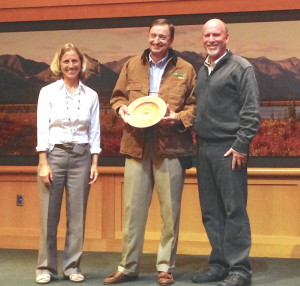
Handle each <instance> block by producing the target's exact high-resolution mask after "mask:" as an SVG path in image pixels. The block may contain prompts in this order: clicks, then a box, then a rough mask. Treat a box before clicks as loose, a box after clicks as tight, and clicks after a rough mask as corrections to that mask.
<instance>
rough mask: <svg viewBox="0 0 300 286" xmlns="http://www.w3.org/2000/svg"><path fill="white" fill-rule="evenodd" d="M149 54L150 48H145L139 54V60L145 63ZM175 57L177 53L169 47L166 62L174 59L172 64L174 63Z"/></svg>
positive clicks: (176, 57)
mask: <svg viewBox="0 0 300 286" xmlns="http://www.w3.org/2000/svg"><path fill="white" fill-rule="evenodd" d="M149 55H150V49H146V50H145V51H144V52H143V54H142V56H141V60H142V62H143V64H146V63H147V62H149ZM177 59H178V56H177V54H176V53H175V51H174V50H173V49H172V48H170V49H169V53H168V58H167V62H169V61H170V60H172V61H174V64H175V65H176V63H177Z"/></svg>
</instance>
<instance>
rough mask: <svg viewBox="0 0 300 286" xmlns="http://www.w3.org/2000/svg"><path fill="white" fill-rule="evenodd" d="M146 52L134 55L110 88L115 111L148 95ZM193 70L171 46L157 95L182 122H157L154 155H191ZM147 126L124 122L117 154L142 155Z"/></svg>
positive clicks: (194, 80)
mask: <svg viewBox="0 0 300 286" xmlns="http://www.w3.org/2000/svg"><path fill="white" fill-rule="evenodd" d="M149 52H150V50H149V49H147V50H145V52H144V54H143V55H142V57H140V56H135V57H133V58H131V59H129V60H128V61H127V62H126V63H125V64H124V66H123V68H122V71H121V73H120V76H119V79H118V81H117V83H116V86H115V88H114V90H113V93H112V97H111V100H110V103H111V105H112V108H113V109H114V110H116V111H117V110H118V108H119V107H121V106H122V105H124V104H125V105H127V106H128V105H129V104H130V103H131V102H132V101H134V100H135V99H137V98H139V97H142V96H147V95H148V92H149V86H150V82H149V79H150V66H149V61H148V59H149ZM195 83H196V72H195V70H194V68H193V67H192V65H191V64H189V63H188V62H186V61H184V60H183V59H181V58H178V57H177V56H176V54H175V52H174V51H173V50H172V49H170V51H169V59H168V64H167V66H166V68H165V71H164V74H163V76H162V79H161V84H160V89H159V97H160V98H162V99H163V100H164V101H165V102H166V103H167V104H169V107H170V109H172V110H173V111H175V112H176V113H178V114H179V117H180V119H181V121H182V124H179V125H174V126H165V125H162V124H159V123H158V124H156V125H154V126H153V127H150V128H153V129H154V130H153V132H154V153H155V154H154V155H158V156H163V157H170V158H172V157H179V156H186V155H191V154H193V143H192V136H191V132H190V127H191V126H192V125H193V123H194V119H195V114H196V109H195V96H194V88H195ZM145 130H146V128H135V127H132V126H130V125H129V124H125V126H124V130H123V136H122V140H121V148H120V153H121V154H126V155H129V156H132V157H136V158H142V155H143V146H144V140H145Z"/></svg>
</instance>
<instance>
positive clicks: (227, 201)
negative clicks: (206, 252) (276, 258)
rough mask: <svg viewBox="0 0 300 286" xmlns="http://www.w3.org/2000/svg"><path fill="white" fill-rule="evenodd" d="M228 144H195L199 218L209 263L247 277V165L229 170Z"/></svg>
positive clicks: (248, 248)
mask: <svg viewBox="0 0 300 286" xmlns="http://www.w3.org/2000/svg"><path fill="white" fill-rule="evenodd" d="M231 145H232V144H231V143H230V144H224V143H212V142H199V144H198V150H197V175H198V187H199V195H200V204H201V211H202V220H203V224H204V226H205V229H206V232H207V235H208V238H209V241H210V244H211V246H212V252H211V254H210V258H209V264H210V267H215V268H219V270H220V271H228V272H229V273H237V274H240V275H242V276H244V277H245V278H250V277H251V275H252V272H251V266H250V263H249V260H248V257H249V251H250V247H251V232H250V224H249V218H248V214H247V210H246V205H247V168H243V169H242V170H238V168H237V167H236V170H234V171H232V170H231V162H232V156H229V157H224V154H225V153H226V152H227V151H228V150H229V149H230V147H231Z"/></svg>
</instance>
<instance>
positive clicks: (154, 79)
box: [149, 55, 168, 96]
mask: <svg viewBox="0 0 300 286" xmlns="http://www.w3.org/2000/svg"><path fill="white" fill-rule="evenodd" d="M149 63H150V90H149V95H151V96H158V91H159V87H160V82H161V78H162V75H163V73H164V71H165V68H166V66H167V63H168V55H167V56H166V57H164V58H163V59H161V60H160V61H158V62H157V63H155V62H154V61H153V59H152V58H151V55H149Z"/></svg>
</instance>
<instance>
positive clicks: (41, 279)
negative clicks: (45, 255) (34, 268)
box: [35, 273, 51, 284]
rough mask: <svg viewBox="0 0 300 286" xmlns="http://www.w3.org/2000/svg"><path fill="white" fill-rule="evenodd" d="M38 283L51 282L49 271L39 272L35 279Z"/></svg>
mask: <svg viewBox="0 0 300 286" xmlns="http://www.w3.org/2000/svg"><path fill="white" fill-rule="evenodd" d="M35 281H36V283H38V284H47V283H50V282H51V275H50V274H48V273H44V274H38V275H37V276H36V279H35Z"/></svg>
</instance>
